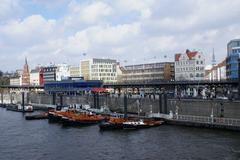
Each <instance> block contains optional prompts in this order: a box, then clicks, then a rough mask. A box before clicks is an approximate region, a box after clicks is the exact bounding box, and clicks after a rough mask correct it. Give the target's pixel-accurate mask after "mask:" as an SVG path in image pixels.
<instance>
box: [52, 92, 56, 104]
mask: <svg viewBox="0 0 240 160" xmlns="http://www.w3.org/2000/svg"><path fill="white" fill-rule="evenodd" d="M52 105H56V93H52Z"/></svg>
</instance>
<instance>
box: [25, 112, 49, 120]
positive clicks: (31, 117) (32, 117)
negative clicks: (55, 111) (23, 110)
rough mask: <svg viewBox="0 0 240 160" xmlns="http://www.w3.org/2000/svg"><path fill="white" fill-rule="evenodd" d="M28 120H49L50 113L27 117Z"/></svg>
mask: <svg viewBox="0 0 240 160" xmlns="http://www.w3.org/2000/svg"><path fill="white" fill-rule="evenodd" d="M25 119H26V120H39V119H48V113H41V114H36V115H27V116H25Z"/></svg>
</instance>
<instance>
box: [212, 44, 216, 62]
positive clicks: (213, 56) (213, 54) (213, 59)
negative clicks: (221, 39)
mask: <svg viewBox="0 0 240 160" xmlns="http://www.w3.org/2000/svg"><path fill="white" fill-rule="evenodd" d="M215 65H216V58H215V53H214V48H213V53H212V66H215Z"/></svg>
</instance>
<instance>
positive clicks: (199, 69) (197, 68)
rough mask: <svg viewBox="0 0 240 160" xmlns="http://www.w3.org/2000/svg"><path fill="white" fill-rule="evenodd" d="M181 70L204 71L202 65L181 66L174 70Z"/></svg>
mask: <svg viewBox="0 0 240 160" xmlns="http://www.w3.org/2000/svg"><path fill="white" fill-rule="evenodd" d="M181 71H204V67H182V68H176V72H181Z"/></svg>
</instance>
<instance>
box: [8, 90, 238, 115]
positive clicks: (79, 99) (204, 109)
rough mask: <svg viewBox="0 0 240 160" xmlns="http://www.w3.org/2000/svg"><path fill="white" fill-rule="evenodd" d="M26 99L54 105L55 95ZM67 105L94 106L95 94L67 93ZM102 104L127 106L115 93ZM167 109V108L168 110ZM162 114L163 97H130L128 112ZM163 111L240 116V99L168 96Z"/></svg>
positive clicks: (17, 96)
mask: <svg viewBox="0 0 240 160" xmlns="http://www.w3.org/2000/svg"><path fill="white" fill-rule="evenodd" d="M9 97H10V96H7V95H5V96H4V102H7V101H10V100H9ZM12 97H13V98H12V99H13V103H20V102H21V94H15V95H12ZM25 102H31V103H36V104H52V103H53V98H52V95H47V94H37V93H31V94H29V95H28V96H26V97H25ZM56 104H60V97H57V98H56ZM63 104H64V105H69V104H89V105H90V106H94V98H93V96H86V95H85V96H63ZM99 106H108V107H109V108H110V109H111V110H113V111H118V112H119V111H122V112H123V108H124V98H123V97H115V96H105V95H103V96H99ZM165 109H166V111H165ZM138 110H140V112H142V113H150V112H151V111H152V112H153V113H158V112H159V111H160V105H159V99H158V97H157V98H156V99H154V98H149V97H145V98H140V97H139V98H136V97H134V98H128V111H129V112H134V113H137V112H138ZM161 110H162V111H164V112H166V113H169V112H170V110H171V111H172V112H173V113H176V112H177V111H178V114H179V115H195V116H210V115H211V113H212V112H213V115H214V117H220V116H223V117H225V118H238V119H240V101H228V100H202V99H181V100H180V101H179V100H176V99H168V100H167V106H166V107H165V106H164V102H163V103H162V108H161Z"/></svg>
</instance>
